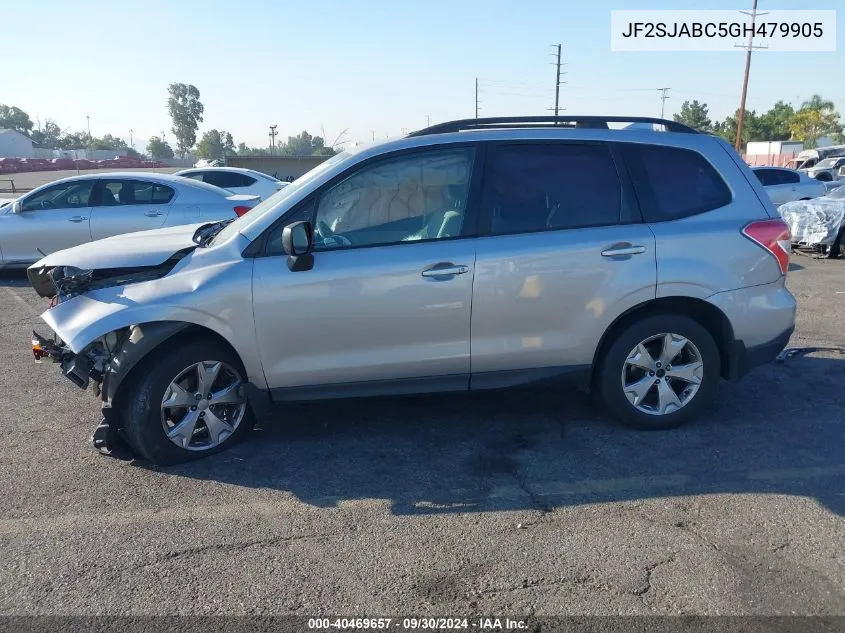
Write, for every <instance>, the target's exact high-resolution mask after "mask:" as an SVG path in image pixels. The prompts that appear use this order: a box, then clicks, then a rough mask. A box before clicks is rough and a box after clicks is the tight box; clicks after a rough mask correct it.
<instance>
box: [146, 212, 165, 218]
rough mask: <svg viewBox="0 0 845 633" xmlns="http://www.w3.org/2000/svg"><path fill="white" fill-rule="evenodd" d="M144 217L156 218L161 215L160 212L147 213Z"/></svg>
mask: <svg viewBox="0 0 845 633" xmlns="http://www.w3.org/2000/svg"><path fill="white" fill-rule="evenodd" d="M144 215H145V216H147V217H148V218H157V217H159V216H160V215H161V211H147V212H146V213H145V214H144Z"/></svg>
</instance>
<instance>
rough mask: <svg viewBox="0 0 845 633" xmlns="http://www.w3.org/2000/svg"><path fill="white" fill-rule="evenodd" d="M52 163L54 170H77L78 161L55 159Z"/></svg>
mask: <svg viewBox="0 0 845 633" xmlns="http://www.w3.org/2000/svg"><path fill="white" fill-rule="evenodd" d="M50 163H51V164H52V166H53V169H76V161H74V160H73V159H72V158H54V159H52V160H51V161H50Z"/></svg>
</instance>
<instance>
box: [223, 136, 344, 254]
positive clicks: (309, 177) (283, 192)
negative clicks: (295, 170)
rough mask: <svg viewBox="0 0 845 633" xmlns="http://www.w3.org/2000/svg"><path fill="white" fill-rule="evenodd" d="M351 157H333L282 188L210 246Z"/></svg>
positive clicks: (229, 227) (242, 217)
mask: <svg viewBox="0 0 845 633" xmlns="http://www.w3.org/2000/svg"><path fill="white" fill-rule="evenodd" d="M350 156H352V154H350V153H349V152H341V153H340V154H336V155H334V156H332V157H331V158H330V159H328V160H327V161H325V162H323V163H320V164H319V165H317V166H316V167H315V168H314V169H312V170H311V171H309V172H308V173H307V174H305V175H304V176H300V177H299V178H297V179H296V180H294V181H293V182H292V183H290V184H289V185H288V186H287V187H282V188H281V189H279V190H278V191H277V192H276V193H274V194H273V195H272V196H270V197H269V198H267V199H266V200H264V201H263V202H260V203H259V204H257V205H256V206H254V207H253V208H252V209H251V210H250V211H249V213H247V214H245V215H242V216H241V217H239V218H238V219H237V220H235V221H234V222H232V223H231V224H229V225H227V226H226V228H224V229H223V230H222V231H220V232H219V233H218V234H217V235H215V236H214V239H213V240H211V241H210V242H209V244H214V243H220V242H225V241H226V240H228V239H229V238H230V237H232V236H233V235H234V234H235V233H238V232H239V231H240V230H241V227H243V226H246V225H247V224H249V223H251V222H252V221H253V220H254V219H255V218H256V217H257V216H262V215H264V214H266V213H270V212H272V211H274V210H275V209H277V208H278V207H279V205H280V204H281V203H282V201H284V199H285V198H287V197H289V196H290V195H292V194H294V193H296V192H297V191H299V190H300V189H302V188H303V187H305V186H307V185H308V184H309V183H310V182H311V181H313V180H314V179H315V178H317V177H318V176H319V175H320V174H322V173H323V172H324V171H326V170H328V169H331V168H332V167H334V166H335V165H337V164H338V163H342V162H343V161H345V160H346V159H348V158H349V157H350Z"/></svg>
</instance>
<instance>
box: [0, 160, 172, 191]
mask: <svg viewBox="0 0 845 633" xmlns="http://www.w3.org/2000/svg"><path fill="white" fill-rule="evenodd" d="M182 169H187V168H186V167H153V168H147V169H80V170H79V171H77V170H75V169H62V170H57V171H27V172H21V173H19V174H2V175H0V178H4V179H6V178H11V179H12V180H14V181H15V189H16V190H17V191H21V192H25V191H29V190H31V189H35V188H36V187H40V186H41V185H46V184H47V183H48V182H54V181H56V180H61V179H62V178H70V177H71V176H76V175H82V174H96V173H101V174H105V173H114V172H116V171H117V172H119V171H126V172H130V171H142V172H143V171H148V172H150V173H153V174H155V173H159V174H173V173H176V172H177V171H180V170H182ZM9 186H10V185H9V183H8V182H5V181H3V180H0V188H2V189H8V188H9ZM3 196H4V197H6V198H12V197H14V196H13V195H12V193H11V191H8V192H6V193H4V194H3Z"/></svg>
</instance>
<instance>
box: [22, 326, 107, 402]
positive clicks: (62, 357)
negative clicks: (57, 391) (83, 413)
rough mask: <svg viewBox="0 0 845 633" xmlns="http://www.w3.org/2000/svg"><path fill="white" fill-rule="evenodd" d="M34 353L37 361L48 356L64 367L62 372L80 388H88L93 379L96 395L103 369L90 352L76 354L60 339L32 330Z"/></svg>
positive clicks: (101, 380)
mask: <svg viewBox="0 0 845 633" xmlns="http://www.w3.org/2000/svg"><path fill="white" fill-rule="evenodd" d="M32 354H33V356H35V362H37V363H40V362H41V360H42V359H44V358H47V359H49V360H51V361H53V362H54V363H58V364H59V365H61V367H62V374H63V375H64V376H65V378H67V379H68V380H70V381H71V382H72V383H73V384H75V385H76V386H77V387H79V388H80V389H87V388H88V385H89V384H90V382H91V380H92V379H93V381H94V383H95V385H96V386H95V395H99V385H100V384H101V383H102V382H103V371H102V369H99V368H97V367H96V362H97V360H96V358H94V357H92V356H91V355H90V354H86V353H82V354H75V353H74V352H73V351H71V350H70V349H69V348H68V347H67V346H66V345H64V343H62V342H61V340H60V339H58V338H54V339H52V340H51V339H49V338H47V337H44V336H41V335H40V334H38V332H35V331H33V332H32Z"/></svg>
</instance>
